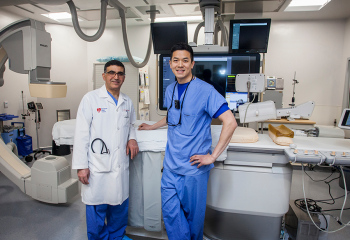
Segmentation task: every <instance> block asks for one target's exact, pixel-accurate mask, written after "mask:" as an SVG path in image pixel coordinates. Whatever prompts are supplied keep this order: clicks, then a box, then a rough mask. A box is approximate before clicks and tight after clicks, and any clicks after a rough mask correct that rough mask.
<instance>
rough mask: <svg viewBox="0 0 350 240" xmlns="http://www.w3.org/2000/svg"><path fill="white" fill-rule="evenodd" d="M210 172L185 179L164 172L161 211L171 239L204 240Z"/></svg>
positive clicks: (169, 172) (164, 170) (167, 171)
mask: <svg viewBox="0 0 350 240" xmlns="http://www.w3.org/2000/svg"><path fill="white" fill-rule="evenodd" d="M209 173H210V171H207V172H205V173H203V174H200V175H196V176H184V175H178V174H175V173H172V172H171V171H169V170H167V169H163V177H162V184H161V192H162V211H163V220H164V224H165V228H166V231H167V234H168V238H169V240H187V239H188V240H190V239H191V240H202V239H203V228H204V217H205V208H206V202H207V184H208V179H209Z"/></svg>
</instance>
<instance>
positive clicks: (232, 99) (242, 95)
mask: <svg viewBox="0 0 350 240" xmlns="http://www.w3.org/2000/svg"><path fill="white" fill-rule="evenodd" d="M225 98H226V101H227V103H228V107H229V108H230V109H231V110H232V111H235V112H237V111H238V107H239V106H240V105H242V104H244V103H246V102H248V93H247V92H237V91H236V74H230V75H227V76H226V94H225ZM249 101H253V102H258V99H257V98H253V94H252V93H250V94H249Z"/></svg>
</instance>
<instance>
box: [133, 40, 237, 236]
mask: <svg viewBox="0 0 350 240" xmlns="http://www.w3.org/2000/svg"><path fill="white" fill-rule="evenodd" d="M193 66H194V61H193V50H192V48H191V47H190V46H189V45H188V44H185V43H179V44H176V45H174V46H173V47H172V49H171V58H170V67H171V69H172V71H173V73H174V74H175V76H176V79H177V81H176V82H174V83H173V84H171V85H169V86H168V87H167V89H166V93H165V103H166V106H167V109H168V113H167V117H165V118H163V119H162V120H160V121H159V122H157V123H155V124H153V125H148V124H145V123H143V124H141V125H140V126H139V130H154V129H157V128H159V127H162V126H166V125H168V142H167V147H166V151H165V158H164V170H163V177H162V182H161V193H162V211H163V219H164V223H165V228H166V231H167V234H168V237H169V239H170V240H184V239H192V240H197V239H198V240H199V239H200V240H202V239H203V227H204V217H205V208H206V197H207V183H208V179H209V172H210V169H212V168H213V167H214V165H213V163H214V162H215V160H216V159H217V158H218V157H219V155H220V154H221V153H222V152H223V151H224V149H225V148H226V146H227V145H228V143H229V142H230V139H231V137H232V134H233V132H234V130H235V129H236V127H237V123H236V120H235V118H234V116H233V114H232V113H231V111H230V109H229V108H228V105H227V102H226V100H225V98H224V97H223V96H222V95H221V94H220V93H218V92H217V91H216V90H215V88H214V87H213V86H212V85H210V84H208V83H206V82H204V81H202V80H200V79H198V78H196V77H195V76H193V75H192V68H193ZM212 118H219V119H220V120H221V121H222V122H223V127H222V131H221V135H220V139H219V142H218V144H217V146H216V147H215V149H214V151H213V152H211V144H212V139H211V129H210V124H211V121H212Z"/></svg>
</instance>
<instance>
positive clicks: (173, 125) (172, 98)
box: [166, 76, 195, 127]
mask: <svg viewBox="0 0 350 240" xmlns="http://www.w3.org/2000/svg"><path fill="white" fill-rule="evenodd" d="M194 79H195V77H193V76H192V79H191V81H190V82H189V83H188V85H187V87H186V89H185V92H184V97H183V99H182V103H181V107H180V118H179V123H178V124H172V123H169V121H168V112H169V111H170V109H171V107H172V106H173V100H174V94H175V88H176V85H177V84H178V82H177V81H176V83H175V86H174V89H173V96H172V97H171V104H170V107H169V109H168V111H167V113H166V122H167V124H168V126H172V127H176V126H178V125H181V115H182V106H183V105H184V101H185V97H186V93H187V88H188V86H190V84H191V82H192V80H194ZM180 98H181V97H180Z"/></svg>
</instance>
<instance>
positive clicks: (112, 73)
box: [105, 71, 126, 77]
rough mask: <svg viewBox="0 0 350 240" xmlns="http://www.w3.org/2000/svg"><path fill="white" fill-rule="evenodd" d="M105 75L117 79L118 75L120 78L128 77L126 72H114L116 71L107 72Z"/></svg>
mask: <svg viewBox="0 0 350 240" xmlns="http://www.w3.org/2000/svg"><path fill="white" fill-rule="evenodd" d="M105 74H108V76H109V77H115V75H118V77H124V76H125V75H126V74H125V73H124V72H114V71H109V72H105Z"/></svg>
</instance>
